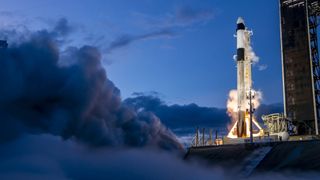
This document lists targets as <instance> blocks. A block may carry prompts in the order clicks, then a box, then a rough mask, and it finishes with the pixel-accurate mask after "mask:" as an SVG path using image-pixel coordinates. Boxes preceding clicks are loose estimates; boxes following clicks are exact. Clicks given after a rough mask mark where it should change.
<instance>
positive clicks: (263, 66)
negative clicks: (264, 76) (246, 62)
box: [258, 64, 268, 71]
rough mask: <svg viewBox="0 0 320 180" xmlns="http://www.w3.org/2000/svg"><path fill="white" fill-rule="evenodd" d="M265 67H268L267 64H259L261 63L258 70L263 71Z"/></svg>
mask: <svg viewBox="0 0 320 180" xmlns="http://www.w3.org/2000/svg"><path fill="white" fill-rule="evenodd" d="M266 69H268V65H266V64H261V65H259V66H258V70H259V71H264V70H266Z"/></svg>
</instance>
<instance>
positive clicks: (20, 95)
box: [0, 20, 181, 150]
mask: <svg viewBox="0 0 320 180" xmlns="http://www.w3.org/2000/svg"><path fill="white" fill-rule="evenodd" d="M59 23H60V24H58V26H56V27H55V28H54V31H52V32H51V31H48V30H42V31H38V32H34V33H31V34H30V35H28V36H27V37H26V38H24V39H23V40H21V41H16V42H14V43H12V42H11V43H10V46H9V48H8V49H0V67H1V70H0V82H1V86H0V122H1V126H0V141H1V142H4V141H9V140H11V139H14V138H17V137H19V136H21V135H23V134H52V135H55V136H61V137H62V138H63V139H74V140H76V141H79V142H84V143H85V144H88V145H90V146H134V147H142V146H151V147H160V148H162V149H169V150H172V149H180V148H181V145H180V144H179V143H178V141H177V140H176V137H175V135H174V134H173V133H172V132H171V131H170V130H168V129H167V128H166V127H165V126H163V125H162V123H161V122H160V120H159V118H157V117H156V116H155V115H154V114H152V113H150V112H144V111H142V112H136V111H133V110H132V109H131V108H129V107H127V106H126V105H124V104H122V101H121V97H120V91H119V89H118V88H117V87H115V85H114V84H113V83H112V82H111V81H110V80H109V79H108V78H107V76H106V71H105V69H104V68H103V66H102V64H101V54H100V52H99V50H98V49H97V48H96V47H92V46H83V47H79V48H78V47H69V48H66V49H67V50H64V51H63V52H62V51H61V50H60V49H61V47H62V45H63V44H62V43H63V40H61V39H63V36H64V35H66V34H67V33H69V31H68V28H67V24H66V23H67V22H66V21H65V20H63V21H59ZM59 29H62V30H63V31H61V32H59ZM0 34H2V33H0Z"/></svg>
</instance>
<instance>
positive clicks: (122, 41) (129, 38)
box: [107, 30, 175, 53]
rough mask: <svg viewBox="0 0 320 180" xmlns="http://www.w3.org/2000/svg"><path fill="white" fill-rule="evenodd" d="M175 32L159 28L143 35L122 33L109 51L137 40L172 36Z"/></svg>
mask: <svg viewBox="0 0 320 180" xmlns="http://www.w3.org/2000/svg"><path fill="white" fill-rule="evenodd" d="M174 36H175V33H174V32H172V31H169V30H159V31H154V32H149V33H146V34H141V35H122V36H120V37H118V38H116V39H115V40H113V41H112V42H111V43H110V45H109V47H108V48H107V51H108V52H109V53H110V52H112V51H113V50H115V49H119V48H123V47H126V46H128V45H130V44H132V43H134V42H136V41H140V40H146V39H154V38H171V37H174Z"/></svg>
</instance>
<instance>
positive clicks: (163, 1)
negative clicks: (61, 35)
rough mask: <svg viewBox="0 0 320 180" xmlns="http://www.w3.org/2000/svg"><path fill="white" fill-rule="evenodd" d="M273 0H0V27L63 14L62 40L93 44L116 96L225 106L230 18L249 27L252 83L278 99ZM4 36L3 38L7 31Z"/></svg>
mask: <svg viewBox="0 0 320 180" xmlns="http://www.w3.org/2000/svg"><path fill="white" fill-rule="evenodd" d="M278 13H279V12H278V0H241V1H239V0H228V1H226V0H201V1H199V0H157V1H156V0H135V1H133V0H131V1H130V0H126V1H125V0H83V1H79V0H28V1H24V0H2V1H1V6H0V26H1V27H2V28H8V29H10V28H11V29H12V28H15V29H17V30H18V31H26V30H25V29H29V30H30V29H31V30H36V29H41V28H48V27H50V25H51V24H53V22H55V21H57V20H58V19H59V18H66V19H67V20H68V21H69V22H70V24H71V25H72V26H73V27H74V29H75V30H74V31H73V33H72V35H71V37H69V41H67V42H68V45H72V46H81V45H84V44H89V45H95V46H98V47H99V48H100V49H101V51H102V53H103V62H104V64H105V67H106V69H107V74H108V77H109V78H110V79H111V80H112V81H113V82H114V83H115V85H116V86H117V87H118V88H119V89H120V90H121V94H122V97H123V98H126V97H130V96H131V94H132V93H134V92H152V91H156V92H159V93H160V95H161V97H162V98H164V100H165V101H166V102H168V103H169V104H174V103H177V104H189V103H196V104H198V105H201V106H215V107H225V104H226V99H227V95H228V92H229V90H230V89H234V88H236V64H235V62H234V60H233V55H234V54H235V52H236V39H235V38H234V37H233V35H234V34H235V28H236V20H237V17H238V16H242V17H243V18H244V20H245V22H246V25H247V26H248V27H249V28H250V29H252V30H253V33H254V34H253V37H252V46H253V49H254V51H255V53H256V54H257V56H259V57H260V61H259V63H258V64H256V65H255V66H254V70H253V81H254V85H253V86H254V88H255V89H259V90H261V91H262V92H263V97H264V98H263V103H266V104H269V103H277V102H282V80H281V56H280V37H279V14H278ZM6 38H7V39H8V40H9V42H10V37H6Z"/></svg>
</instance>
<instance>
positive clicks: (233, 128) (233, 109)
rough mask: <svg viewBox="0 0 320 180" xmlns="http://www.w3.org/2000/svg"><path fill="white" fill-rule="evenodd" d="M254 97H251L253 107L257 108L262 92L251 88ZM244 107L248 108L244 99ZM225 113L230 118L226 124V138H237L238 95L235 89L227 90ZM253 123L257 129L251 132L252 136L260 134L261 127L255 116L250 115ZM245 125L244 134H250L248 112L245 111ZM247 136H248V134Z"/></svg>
mask: <svg viewBox="0 0 320 180" xmlns="http://www.w3.org/2000/svg"><path fill="white" fill-rule="evenodd" d="M253 92H254V94H255V98H253V99H252V104H253V108H255V109H256V108H258V107H259V106H260V101H261V99H262V92H261V91H255V90H253ZM245 104H246V105H247V106H246V109H250V105H249V100H246V103H245ZM227 113H228V115H229V116H230V118H231V123H230V124H229V125H228V130H229V133H228V136H227V137H228V138H239V137H238V135H237V123H238V121H237V120H238V95H237V90H235V89H233V90H231V91H230V92H229V97H228V101H227ZM252 122H253V125H255V126H256V127H257V129H258V132H255V133H253V137H258V136H261V133H262V128H261V126H260V125H259V124H258V122H257V121H256V118H255V117H254V116H253V117H252ZM245 125H246V131H247V132H246V134H247V135H249V134H250V114H249V113H248V112H247V113H246V114H245ZM248 137H249V136H248Z"/></svg>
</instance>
